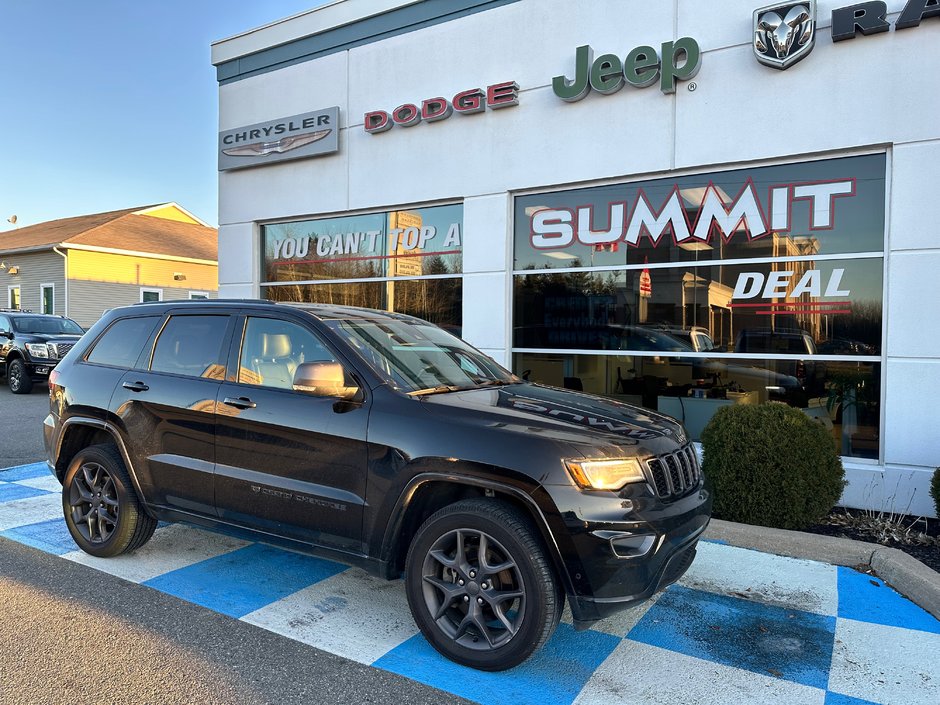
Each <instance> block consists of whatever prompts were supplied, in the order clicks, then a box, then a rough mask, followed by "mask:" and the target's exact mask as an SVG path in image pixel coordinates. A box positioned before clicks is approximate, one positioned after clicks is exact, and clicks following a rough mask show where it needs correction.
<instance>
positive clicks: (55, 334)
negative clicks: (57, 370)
mask: <svg viewBox="0 0 940 705" xmlns="http://www.w3.org/2000/svg"><path fill="white" fill-rule="evenodd" d="M84 332H85V331H84V330H83V329H82V327H81V326H80V325H78V324H77V323H76V322H75V321H73V320H72V319H70V318H65V317H64V316H53V315H50V314H45V313H30V312H29V311H21V310H19V309H0V376H4V377H6V380H7V385H8V386H9V387H10V391H11V392H13V393H14V394H29V393H30V392H31V391H32V389H33V384H36V383H40V384H45V382H46V380H47V378H48V377H49V371H50V370H51V369H52V368H53V367H55V366H56V365H57V364H58V362H59V360H61V359H62V358H63V357H65V354H66V353H67V352H68V351H69V350H71V349H72V346H73V345H75V343H77V342H78V339H79V338H81V337H82V335H83V334H84Z"/></svg>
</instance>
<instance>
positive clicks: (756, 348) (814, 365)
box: [734, 328, 826, 406]
mask: <svg viewBox="0 0 940 705" xmlns="http://www.w3.org/2000/svg"><path fill="white" fill-rule="evenodd" d="M734 351H735V352H738V353H750V354H764V353H769V354H775V355H776V354H785V355H799V356H801V359H794V360H789V361H788V360H777V361H776V362H775V366H776V368H777V371H778V372H780V373H782V374H786V375H790V376H792V377H796V379H798V380H799V381H800V385H801V386H802V388H803V391H804V392H805V393H806V396H807V397H808V398H812V397H821V396H825V393H826V363H825V362H824V361H819V360H813V359H812V358H813V356H815V355H817V354H818V351H817V349H816V342H815V341H814V340H813V336H812V335H810V334H809V332H808V331H805V330H802V329H799V328H778V329H771V328H745V329H743V330H741V331H740V332H739V333H738V336H737V339H736V340H735V343H734ZM803 406H805V402H804V404H803Z"/></svg>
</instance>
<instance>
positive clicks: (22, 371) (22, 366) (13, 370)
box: [7, 358, 33, 394]
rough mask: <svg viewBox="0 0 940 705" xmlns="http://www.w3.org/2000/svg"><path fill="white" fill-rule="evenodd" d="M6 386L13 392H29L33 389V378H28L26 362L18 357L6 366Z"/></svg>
mask: <svg viewBox="0 0 940 705" xmlns="http://www.w3.org/2000/svg"><path fill="white" fill-rule="evenodd" d="M7 386H9V387H10V391H11V392H13V393H14V394H29V393H30V392H31V391H33V380H31V379H30V378H29V370H27V369H26V363H25V362H23V361H22V360H21V359H20V358H17V359H15V360H14V361H13V362H11V363H10V364H9V365H8V366H7Z"/></svg>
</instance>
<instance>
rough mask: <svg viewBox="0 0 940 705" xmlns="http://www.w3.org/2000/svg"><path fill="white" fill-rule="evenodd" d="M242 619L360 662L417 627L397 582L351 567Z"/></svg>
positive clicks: (368, 661) (372, 658)
mask: <svg viewBox="0 0 940 705" xmlns="http://www.w3.org/2000/svg"><path fill="white" fill-rule="evenodd" d="M365 606H368V608H367V609H366V608H365ZM403 607H404V609H403ZM242 620H243V621H245V622H249V623H251V624H254V625H257V626H259V627H263V628H264V629H267V630H269V631H272V632H276V633H277V634H281V635H283V636H286V637H289V638H291V639H295V640H296V641H301V642H303V643H305V644H309V645H311V646H315V647H317V648H318V649H323V650H324V651H329V652H330V653H334V654H338V655H339V656H343V657H345V658H348V659H352V660H353V661H358V662H359V663H364V664H366V665H368V664H371V663H372V662H373V661H375V660H376V659H379V658H381V657H382V656H383V655H385V653H386V652H388V651H390V650H392V649H393V648H395V647H396V646H398V645H399V644H401V643H402V642H404V641H407V640H408V639H410V638H411V637H413V636H414V635H415V634H417V633H418V628H417V627H416V626H415V623H414V620H413V619H412V618H411V613H410V612H409V611H408V608H407V606H406V602H405V591H404V589H403V587H402V583H401V582H399V581H394V582H392V581H388V580H383V579H381V578H376V577H374V576H371V575H369V574H368V573H366V572H365V571H363V570H359V569H356V568H350V569H349V570H346V571H344V572H342V573H339V574H338V575H334V576H333V577H330V578H327V579H326V580H323V581H321V582H318V583H316V584H314V585H311V586H310V587H306V588H304V589H303V590H300V591H299V592H295V593H294V594H292V595H289V596H287V597H285V598H283V599H281V600H278V601H277V602H273V603H271V604H270V605H266V606H264V607H262V608H260V609H258V610H255V611H254V612H251V613H250V614H246V615H245V616H244V617H242Z"/></svg>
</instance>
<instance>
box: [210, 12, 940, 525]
mask: <svg viewBox="0 0 940 705" xmlns="http://www.w3.org/2000/svg"><path fill="white" fill-rule="evenodd" d="M763 4H765V3H761V2H755V1H754V0H715V1H713V2H707V3H704V2H701V1H700V0H674V1H673V2H668V3H664V2H654V1H653V0H650V1H649V2H646V3H638V2H635V3H625V2H622V1H621V0H592V1H591V2H571V1H570V0H522V1H521V2H518V3H514V4H511V5H506V6H503V7H499V8H496V9H493V10H489V11H486V12H481V13H479V14H475V15H471V16H469V17H466V18H462V19H460V20H457V21H454V22H451V23H445V24H442V25H437V26H434V27H429V28H426V29H422V30H419V31H416V32H411V33H408V34H403V35H400V36H395V37H391V38H389V39H387V40H384V41H381V42H376V43H372V44H368V45H365V46H362V47H357V48H354V49H352V50H349V51H346V52H341V53H336V54H332V55H329V56H325V57H323V58H321V59H317V60H315V61H310V62H307V63H303V64H298V65H294V66H290V67H288V68H284V69H281V70H279V71H275V72H272V73H267V74H264V75H261V76H257V77H253V78H248V79H245V80H241V81H237V82H234V83H230V84H227V85H223V86H221V87H220V90H219V101H220V129H221V130H227V129H232V128H235V127H239V126H243V125H247V124H251V123H255V122H261V121H263V120H269V119H273V118H278V117H283V116H288V115H293V114H298V113H302V112H306V111H309V110H313V109H318V108H322V107H328V106H331V105H339V106H340V109H341V116H342V119H341V121H342V124H343V125H344V129H343V130H342V133H341V136H340V152H339V153H338V154H336V155H333V156H330V157H325V158H319V159H310V160H301V161H298V162H293V163H286V164H281V165H275V166H270V167H267V168H257V169H245V170H241V171H236V172H227V173H223V174H220V177H219V189H220V204H219V223H220V227H219V242H220V255H219V260H220V262H219V265H220V270H219V275H220V291H221V292H222V293H223V294H224V295H238V296H242V295H252V296H256V295H258V293H259V290H258V271H259V267H258V236H257V232H258V227H257V225H256V224H257V223H258V222H259V221H263V220H274V219H283V218H289V217H295V216H296V217H300V216H311V215H318V214H329V213H337V212H344V211H349V210H357V209H365V208H378V207H390V206H404V205H409V204H424V203H428V202H432V201H435V200H439V199H462V200H463V202H464V208H465V216H464V217H465V224H464V271H465V276H464V297H463V298H464V323H463V331H464V336H465V337H466V338H467V339H468V340H469V341H470V342H472V343H474V344H476V345H478V346H479V347H481V348H483V349H485V350H486V351H487V352H489V353H490V354H491V355H493V356H494V357H495V358H497V359H499V360H502V361H503V362H507V363H508V359H509V350H510V332H511V320H510V314H509V313H508V312H509V311H510V310H511V306H510V303H511V273H510V266H509V263H510V262H511V259H510V247H511V243H510V232H511V216H510V206H511V201H512V192H514V191H517V190H523V189H534V188H542V187H555V186H557V185H562V184H566V185H567V184H576V183H593V182H596V181H598V180H602V179H608V178H609V179H618V178H624V177H636V176H643V175H654V174H661V173H664V172H668V171H670V170H690V171H703V172H704V171H708V170H709V169H710V168H713V167H715V166H722V167H723V166H727V165H735V164H741V163H743V162H749V163H755V162H761V161H776V160H786V161H793V160H799V159H800V158H801V156H804V155H805V156H810V155H818V154H820V153H826V154H832V155H841V154H851V153H854V152H856V151H858V150H868V149H871V150H879V151H880V150H884V151H886V152H887V154H888V165H889V166H888V169H889V174H888V177H889V179H888V201H889V202H888V207H889V220H888V222H889V226H888V233H887V243H886V259H887V265H886V266H887V279H886V287H887V295H886V303H887V307H886V311H887V313H886V322H887V323H886V331H887V339H886V355H885V358H884V361H885V380H884V382H885V384H884V387H883V388H884V389H885V395H886V396H885V404H884V409H885V412H884V413H885V420H884V425H883V438H882V443H883V447H884V450H883V452H884V461H885V462H884V464H883V465H873V464H870V463H866V462H865V461H847V462H846V466H847V468H849V470H850V479H851V485H850V486H849V488H848V489H847V491H846V496H845V500H846V502H848V503H849V504H855V505H864V506H876V507H885V508H889V507H890V506H891V505H893V508H894V509H896V510H902V511H909V512H914V513H921V514H928V513H930V514H932V513H933V506H932V502H931V500H930V498H929V495H928V493H927V487H928V483H929V474H930V472H932V470H933V468H934V467H935V466H937V465H940V434H937V433H936V432H935V430H934V429H933V424H932V420H933V416H934V415H935V414H936V413H938V411H940V401H938V397H940V355H938V352H937V351H938V350H940V327H938V326H936V325H925V322H926V321H928V320H932V318H933V317H934V316H935V315H936V308H937V307H938V306H940V283H938V281H940V279H938V278H937V277H936V276H932V273H933V272H936V271H937V266H938V265H940V246H938V243H937V239H936V232H935V231H936V226H935V225H933V222H934V219H932V218H931V217H930V216H929V210H928V209H929V208H930V204H931V203H932V200H933V199H934V198H935V195H934V191H935V186H933V185H932V184H933V182H934V179H933V176H932V175H935V174H936V171H937V167H936V165H937V163H938V159H940V122H938V121H937V119H936V116H937V115H938V114H940V94H938V92H937V90H936V76H935V75H934V72H931V71H930V70H929V69H927V67H930V66H935V65H936V64H937V62H938V60H940V21H938V20H937V19H936V18H933V19H927V20H925V21H924V22H923V23H922V25H921V26H920V27H917V28H913V29H907V30H902V31H896V30H894V29H893V28H892V29H891V31H888V32H885V33H882V34H877V35H873V36H869V37H862V36H859V37H857V38H856V39H853V40H849V41H844V42H839V43H833V42H832V41H831V38H830V31H829V29H828V27H829V24H830V22H829V17H830V14H831V11H832V9H833V8H835V7H841V6H844V5H846V4H850V3H848V2H847V0H839V1H838V2H834V1H832V0H819V2H818V18H819V22H818V27H817V38H816V46H815V49H814V50H813V52H812V54H811V55H810V56H809V57H807V58H806V59H805V60H804V61H802V62H800V63H799V64H796V65H794V66H792V67H790V68H789V69H787V70H786V71H775V70H773V69H770V68H767V67H765V66H761V65H760V64H759V63H758V62H757V61H756V60H755V57H754V55H753V51H752V48H751V32H752V29H751V22H752V12H753V11H754V9H755V8H756V7H758V6H761V5H763ZM903 5H904V2H903V0H890V1H889V2H888V7H889V11H890V14H889V16H888V19H889V20H890V21H891V22H892V24H893V21H894V20H895V19H896V17H897V13H898V12H899V11H900V10H901V8H902V7H903ZM350 7H352V5H350ZM681 36H692V37H694V38H695V39H696V40H697V41H698V42H699V44H700V45H701V46H702V49H703V57H702V68H701V70H700V72H699V74H698V76H696V78H695V84H696V90H694V91H691V90H689V88H690V86H689V85H688V84H681V83H680V85H679V86H678V89H677V91H676V92H675V93H674V94H672V95H664V94H663V93H662V92H660V90H659V89H658V88H657V87H656V86H655V85H654V86H652V87H649V88H644V89H635V88H632V87H629V86H628V87H626V88H624V89H623V90H621V91H620V92H618V93H616V94H614V95H610V96H602V95H599V94H597V93H592V94H590V95H589V96H588V97H587V98H585V99H584V100H581V101H579V102H576V103H570V104H569V103H564V102H562V101H561V100H559V99H558V98H557V97H556V96H555V95H554V93H553V92H552V89H551V78H552V77H553V76H556V75H561V74H565V75H569V76H570V75H571V73H572V70H573V64H574V51H575V48H576V47H577V46H579V45H581V44H590V45H591V46H592V47H593V48H594V50H595V52H596V54H597V55H599V54H601V53H615V54H618V55H619V56H621V57H623V56H624V55H625V54H626V53H627V52H628V51H630V50H631V49H632V48H633V47H636V46H638V45H641V44H649V45H652V46H654V47H658V46H659V45H660V44H661V43H662V42H665V41H669V40H673V39H676V38H678V37H681ZM233 42H235V43H236V44H237V40H233ZM233 46H234V44H233ZM229 54H231V52H229ZM510 80H515V81H516V82H518V83H519V85H520V86H521V88H522V90H521V95H520V104H519V106H517V107H514V108H508V109H504V110H498V111H486V112H485V113H481V114H476V115H471V116H461V115H453V116H452V117H450V118H449V119H447V120H443V121H440V122H436V123H433V124H425V123H422V124H419V125H417V126H415V127H413V128H410V129H402V128H397V127H396V128H394V129H392V130H391V131H389V132H385V133H382V134H378V135H370V134H367V133H365V132H364V130H363V129H362V122H363V114H364V113H365V112H367V111H370V110H375V109H383V110H388V111H390V110H391V109H393V108H395V107H396V106H398V105H401V104H402V103H405V102H416V103H417V102H420V101H421V100H422V99H425V98H431V97H435V96H444V97H448V98H449V97H451V96H453V95H454V94H455V93H456V92H458V91H461V90H464V89H468V88H474V87H485V86H486V85H488V84H492V83H498V82H502V81H510ZM925 205H926V209H925ZM494 311H496V312H499V314H498V315H496V316H495V317H494V315H493V312H494Z"/></svg>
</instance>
